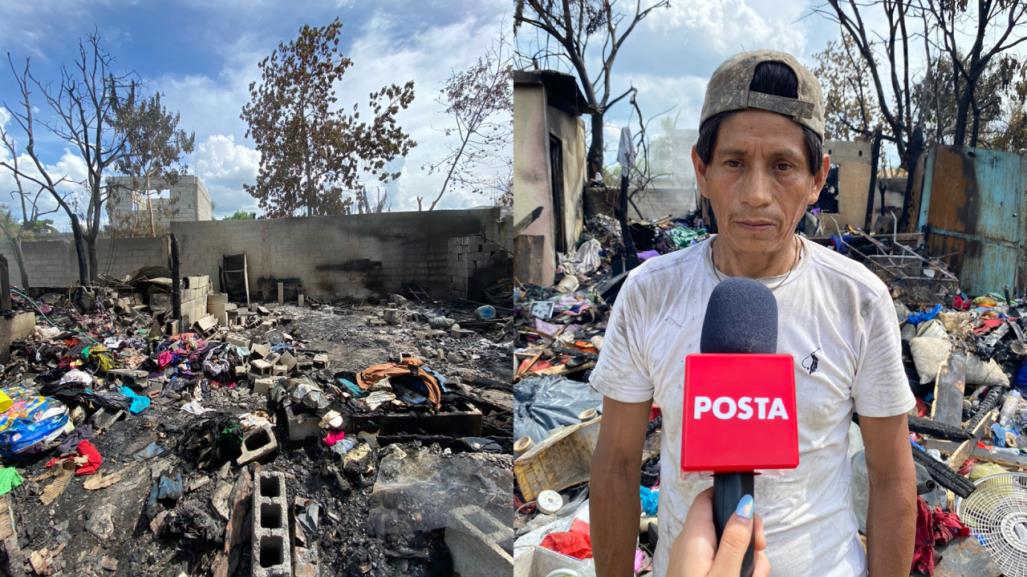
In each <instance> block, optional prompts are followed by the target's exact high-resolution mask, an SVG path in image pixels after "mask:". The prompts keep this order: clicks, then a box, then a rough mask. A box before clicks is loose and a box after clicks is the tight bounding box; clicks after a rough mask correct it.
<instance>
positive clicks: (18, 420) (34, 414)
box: [0, 387, 68, 459]
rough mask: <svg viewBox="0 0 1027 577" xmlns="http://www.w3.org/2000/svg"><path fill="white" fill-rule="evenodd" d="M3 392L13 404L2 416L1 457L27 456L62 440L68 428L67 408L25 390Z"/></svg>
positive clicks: (14, 388) (55, 401)
mask: <svg viewBox="0 0 1027 577" xmlns="http://www.w3.org/2000/svg"><path fill="white" fill-rule="evenodd" d="M3 392H4V393H5V394H6V395H7V396H8V397H10V398H11V400H12V401H13V403H12V405H11V408H10V409H8V410H7V411H6V412H4V413H3V415H0V456H2V457H4V458H5V459H10V458H13V457H15V456H18V455H27V454H31V453H33V452H34V450H35V449H37V448H40V447H43V446H45V445H46V444H47V443H48V442H49V441H52V440H54V439H56V438H57V437H59V436H60V435H61V433H62V432H63V431H64V428H65V426H66V425H67V424H68V407H66V406H65V405H64V403H61V402H60V401H58V400H57V399H52V398H49V397H43V396H39V395H36V394H34V393H33V392H32V391H30V390H28V389H26V388H24V387H11V388H7V389H3Z"/></svg>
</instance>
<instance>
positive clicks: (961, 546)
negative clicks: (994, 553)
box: [934, 536, 1002, 577]
mask: <svg viewBox="0 0 1027 577" xmlns="http://www.w3.org/2000/svg"><path fill="white" fill-rule="evenodd" d="M936 553H937V554H938V555H940V557H941V561H940V562H939V563H938V564H937V565H936V566H935V567H934V577H1001V575H1002V569H1001V568H999V566H998V565H996V564H995V561H994V560H993V559H992V558H991V554H990V553H988V550H987V549H985V548H984V547H983V546H982V545H981V544H980V543H978V542H977V539H976V538H974V537H972V536H971V537H965V538H962V539H959V540H958V541H953V542H952V543H949V544H948V546H946V547H945V548H943V549H938V550H937V551H936Z"/></svg>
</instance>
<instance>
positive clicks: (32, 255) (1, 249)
mask: <svg viewBox="0 0 1027 577" xmlns="http://www.w3.org/2000/svg"><path fill="white" fill-rule="evenodd" d="M168 250H169V249H168V246H167V242H166V241H165V239H164V238H113V239H112V238H100V239H97V241H96V259H97V265H98V266H97V268H98V269H99V272H100V273H102V274H107V275H110V276H113V277H116V278H121V277H123V276H125V275H127V274H130V273H132V272H135V271H136V270H138V269H140V268H142V267H144V266H160V265H166V264H167V262H168ZM22 252H23V253H24V256H25V267H26V268H27V269H28V275H29V284H30V285H32V286H33V287H43V288H63V287H67V286H72V285H74V284H77V283H78V255H77V254H76V251H75V241H74V240H73V239H72V237H71V236H70V235H59V236H55V237H53V238H47V239H42V240H35V241H30V242H23V243H22ZM0 254H3V255H4V256H5V257H6V258H7V263H8V270H9V271H10V279H11V284H12V285H15V286H21V271H20V270H19V269H18V261H17V259H16V258H15V250H14V245H12V244H11V243H9V242H6V241H5V242H0Z"/></svg>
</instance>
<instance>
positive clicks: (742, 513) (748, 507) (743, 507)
mask: <svg viewBox="0 0 1027 577" xmlns="http://www.w3.org/2000/svg"><path fill="white" fill-rule="evenodd" d="M735 515H738V516H739V517H741V518H743V519H752V495H746V496H744V497H742V499H741V500H740V501H738V506H737V507H735Z"/></svg>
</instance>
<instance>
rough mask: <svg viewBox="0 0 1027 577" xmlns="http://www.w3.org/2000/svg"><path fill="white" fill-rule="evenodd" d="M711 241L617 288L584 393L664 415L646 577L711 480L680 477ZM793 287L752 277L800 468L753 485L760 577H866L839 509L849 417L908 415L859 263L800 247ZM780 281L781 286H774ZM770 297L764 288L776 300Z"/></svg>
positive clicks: (847, 474) (847, 472)
mask: <svg viewBox="0 0 1027 577" xmlns="http://www.w3.org/2000/svg"><path fill="white" fill-rule="evenodd" d="M709 244H710V241H709V240H706V241H704V242H702V243H700V244H697V245H694V246H692V247H689V248H687V249H684V250H681V251H678V252H674V253H671V254H667V255H664V256H660V257H657V258H654V259H651V260H648V261H646V262H645V263H644V264H642V265H641V266H640V267H638V268H637V269H635V270H633V271H632V272H631V274H630V275H629V276H628V278H627V280H626V281H625V283H624V286H623V288H622V289H621V291H620V294H619V296H618V298H617V301H616V303H615V304H614V307H613V311H612V313H611V315H610V321H609V325H608V327H607V331H606V336H605V339H604V341H603V349H602V353H601V354H600V355H599V362H598V364H597V366H596V368H595V370H594V371H593V373H592V378H591V381H590V382H591V384H592V386H593V387H595V388H596V389H597V390H598V391H599V392H600V393H602V394H603V395H605V396H607V397H610V398H611V399H614V400H617V401H622V402H627V403H641V402H645V401H648V400H649V399H653V400H654V402H655V403H656V404H657V405H659V406H660V407H661V409H662V412H663V438H662V446H661V451H660V459H661V463H660V482H661V487H660V510H659V522H660V540H659V544H658V546H657V551H656V555H655V569H656V573H655V575H656V577H663V576H664V575H665V574H666V571H667V567H666V564H667V559H668V555H669V553H670V548H671V545H672V543H673V541H674V538H675V537H676V536H677V535H678V533H679V532H680V531H681V527H682V524H683V523H684V520H685V515H686V514H687V512H688V507H689V506H690V505H691V503H692V500H693V499H694V497H695V495H696V494H697V493H699V492H700V491H702V490H703V489H705V488H706V487H708V486H710V485H711V484H712V476H710V475H709V474H699V473H682V472H680V470H679V452H680V447H681V425H682V422H681V413H682V401H683V399H682V396H683V389H684V358H685V356H686V355H688V354H690V353H698V352H699V337H700V333H701V332H702V323H703V318H704V316H705V314H706V304H707V302H708V301H709V298H710V294H711V293H712V292H713V288H714V287H715V286H716V285H717V283H718V282H719V281H718V279H717V277H716V276H715V274H714V270H713V265H712V263H711V262H710V256H709V254H710V251H709ZM803 246H804V249H803V257H802V259H801V260H800V261H799V264H798V265H797V266H796V268H795V270H793V271H792V273H791V276H789V277H787V279H785V277H784V276H783V275H782V276H780V277H775V278H768V279H761V280H762V281H763V282H765V284H767V286H769V287H771V288H774V296H775V297H776V298H777V305H778V346H777V348H778V352H779V353H789V354H791V355H792V356H793V357H794V358H795V376H796V379H795V380H796V383H795V384H796V389H797V390H796V402H797V411H798V415H799V467H798V468H796V469H794V470H785V471H766V472H764V474H762V475H758V476H757V477H756V484H755V492H756V494H755V498H756V512H757V513H758V514H759V515H761V516H762V517H763V519H764V522H765V529H764V531H765V533H766V537H767V555H768V556H769V558H770V563H771V574H772V575H774V576H781V577H785V576H787V577H812V576H817V577H854V576H862V575H866V572H867V563H866V554H865V552H864V551H863V548H862V546H861V545H860V543H859V540H858V537H857V523H856V517H855V514H854V512H853V510H852V504H851V498H850V483H851V477H852V473H851V468H850V463H849V459H848V458H847V450H848V430H849V423H850V421H851V419H852V413H853V409H855V412H856V413H858V414H860V415H864V416H868V417H888V416H894V415H900V414H903V413H905V412H907V411H909V410H910V409H912V408H913V407H914V405H915V400H914V398H913V394H912V392H911V391H910V389H909V385H908V382H907V379H906V375H905V372H904V371H903V367H902V358H901V357H902V352H901V345H900V338H899V326H898V323H897V322H896V317H895V308H894V305H893V304H892V299H891V296H890V295H889V293H888V290H887V287H885V285H884V283H883V282H881V280H880V279H878V278H877V277H876V276H875V275H874V274H873V273H871V272H870V271H869V270H867V269H866V268H865V267H864V266H863V265H861V264H859V263H857V262H855V261H853V260H851V259H849V258H847V257H845V256H843V255H840V254H837V253H835V252H834V251H831V250H829V249H827V248H824V247H822V246H820V245H817V244H816V243H813V242H809V241H806V240H803ZM781 281H784V283H783V284H781V286H780V287H778V283H780V282H781ZM775 287H776V288H775Z"/></svg>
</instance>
